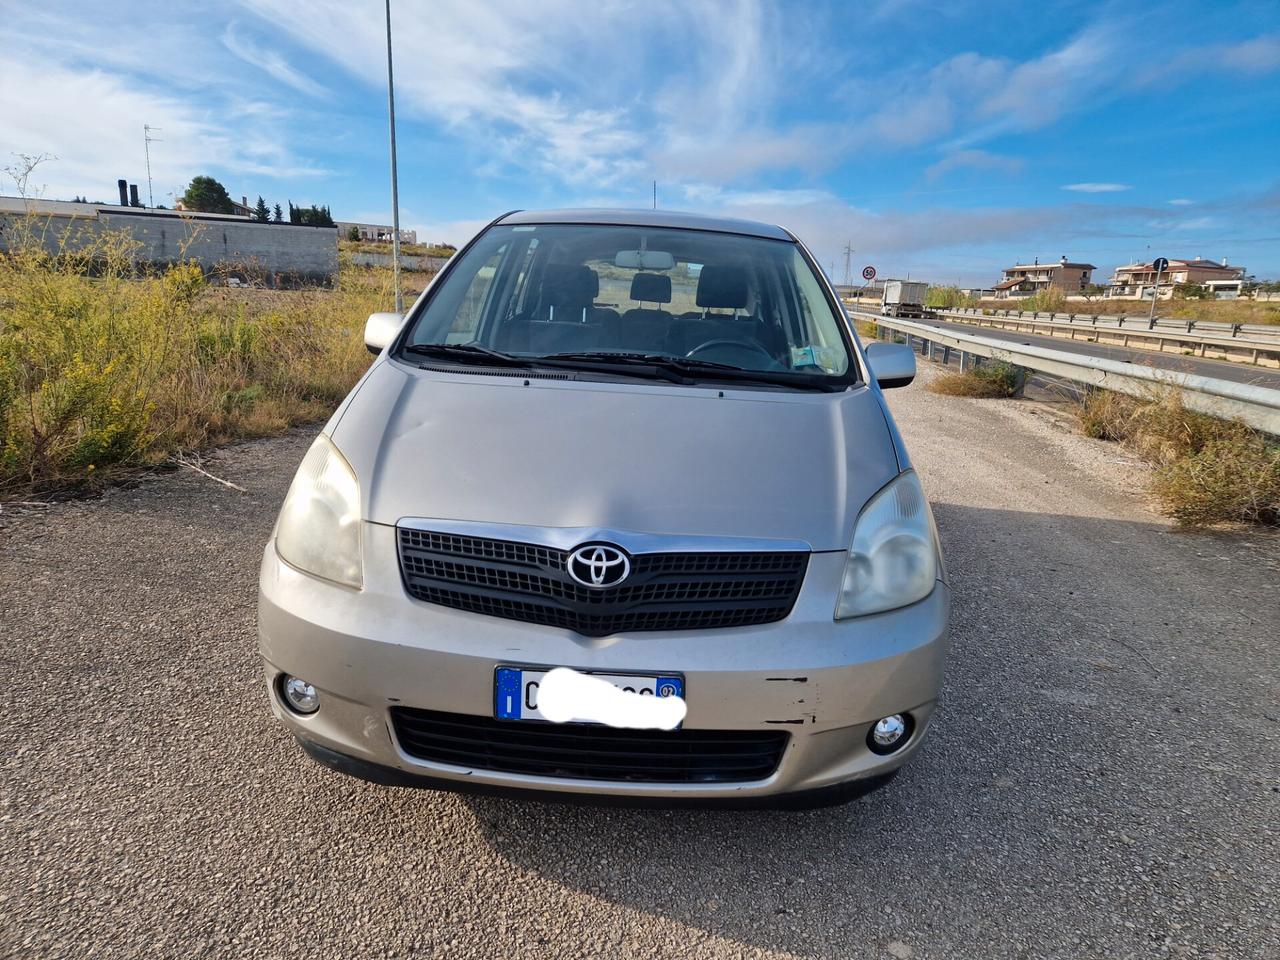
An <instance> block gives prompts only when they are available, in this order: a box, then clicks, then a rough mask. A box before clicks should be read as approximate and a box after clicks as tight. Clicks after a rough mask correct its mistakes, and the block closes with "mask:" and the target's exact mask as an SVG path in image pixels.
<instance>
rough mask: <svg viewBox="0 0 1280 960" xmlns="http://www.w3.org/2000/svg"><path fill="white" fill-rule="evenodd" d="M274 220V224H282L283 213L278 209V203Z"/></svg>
mask: <svg viewBox="0 0 1280 960" xmlns="http://www.w3.org/2000/svg"><path fill="white" fill-rule="evenodd" d="M275 220H276V223H284V211H282V210H281V209H280V204H278V203H277V204H276V208H275Z"/></svg>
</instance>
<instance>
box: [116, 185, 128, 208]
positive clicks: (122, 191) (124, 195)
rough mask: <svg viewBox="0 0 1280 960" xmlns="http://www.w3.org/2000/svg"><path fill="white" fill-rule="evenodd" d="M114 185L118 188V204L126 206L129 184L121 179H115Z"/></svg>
mask: <svg viewBox="0 0 1280 960" xmlns="http://www.w3.org/2000/svg"><path fill="white" fill-rule="evenodd" d="M116 186H117V187H119V188H120V206H122V207H127V206H128V205H129V184H128V183H126V182H125V181H123V180H117V181H116Z"/></svg>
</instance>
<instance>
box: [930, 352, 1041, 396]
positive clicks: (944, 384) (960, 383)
mask: <svg viewBox="0 0 1280 960" xmlns="http://www.w3.org/2000/svg"><path fill="white" fill-rule="evenodd" d="M1025 376H1026V371H1025V370H1023V369H1022V368H1021V367H1018V366H1015V365H1014V364H1012V363H1006V362H1005V361H1003V360H996V361H988V362H987V363H983V364H981V365H979V366H976V367H972V368H970V369H969V370H965V371H964V372H963V373H958V372H947V373H943V374H941V375H939V376H937V377H934V378H933V379H932V380H930V381H929V386H928V389H929V390H931V391H933V392H934V393H943V394H946V395H948V396H952V397H976V398H987V399H991V398H1001V397H1015V396H1017V395H1018V393H1019V391H1020V390H1021V389H1022V384H1023V381H1024V379H1025Z"/></svg>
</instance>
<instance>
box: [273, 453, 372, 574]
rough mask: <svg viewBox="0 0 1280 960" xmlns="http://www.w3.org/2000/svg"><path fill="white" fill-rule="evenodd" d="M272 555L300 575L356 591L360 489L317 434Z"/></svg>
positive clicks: (337, 455)
mask: <svg viewBox="0 0 1280 960" xmlns="http://www.w3.org/2000/svg"><path fill="white" fill-rule="evenodd" d="M276 552H277V553H279V554H280V557H281V559H283V560H285V561H286V562H287V563H289V564H291V565H292V566H295V567H297V568H298V569H299V570H304V571H306V572H307V573H311V574H315V575H316V576H317V577H323V578H324V579H326V580H332V581H334V582H335V583H341V584H345V585H347V586H349V587H355V588H356V589H359V588H360V587H362V586H363V585H364V575H363V573H362V570H361V562H360V485H359V483H358V482H357V481H356V475H355V471H353V470H352V469H351V465H350V464H348V463H347V461H346V459H345V458H344V457H343V456H342V454H341V453H339V452H338V448H337V447H335V446H334V445H333V443H332V442H331V441H330V440H329V438H328V437H326V436H324V434H321V435H320V436H318V437H316V441H315V443H313V444H312V445H311V449H310V450H308V451H307V455H306V456H305V457H304V458H303V460H302V465H301V466H300V467H298V472H297V474H296V475H295V476H294V478H293V484H292V485H291V486H290V487H289V494H288V496H286V497H285V498H284V506H283V507H281V508H280V521H279V524H278V525H277V527H276Z"/></svg>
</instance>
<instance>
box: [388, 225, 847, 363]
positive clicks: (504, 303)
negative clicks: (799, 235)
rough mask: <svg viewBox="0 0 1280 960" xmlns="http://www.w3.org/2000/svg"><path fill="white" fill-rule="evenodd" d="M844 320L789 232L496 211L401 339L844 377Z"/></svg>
mask: <svg viewBox="0 0 1280 960" xmlns="http://www.w3.org/2000/svg"><path fill="white" fill-rule="evenodd" d="M842 325H843V318H842V317H839V316H837V314H836V313H835V311H834V310H833V308H832V305H831V303H830V302H829V301H828V299H827V297H826V295H825V294H824V292H823V287H822V285H821V283H820V282H819V279H818V277H817V275H816V273H815V272H814V268H813V267H812V266H811V265H810V263H809V261H808V260H807V259H806V258H805V256H804V255H803V254H802V252H801V249H800V247H799V246H798V245H797V244H795V243H793V242H791V241H787V240H770V239H765V238H761V237H752V236H740V235H737V234H728V233H714V232H709V231H699V230H685V229H671V228H660V227H639V226H611V225H598V224H535V225H507V226H501V225H500V226H496V227H491V228H490V229H489V230H487V231H486V232H485V233H484V234H483V236H481V237H480V238H479V239H478V240H477V241H476V242H475V243H474V244H472V245H471V246H470V247H469V248H468V249H467V250H466V252H465V253H463V254H461V255H460V259H459V260H458V262H456V263H454V264H453V265H452V266H451V269H450V270H449V273H448V274H447V275H446V276H445V277H443V278H442V279H441V283H440V285H439V286H438V287H437V288H436V289H435V290H433V291H432V294H431V297H430V298H429V301H428V303H427V305H426V308H425V310H423V311H422V312H421V313H420V314H419V316H418V318H417V320H416V322H415V323H414V325H413V328H412V330H411V331H410V332H409V334H408V337H407V339H406V340H405V349H406V350H409V351H412V352H418V353H430V352H436V353H441V352H450V353H454V354H456V355H458V356H464V357H466V358H467V359H468V361H469V362H476V363H486V362H496V361H497V360H499V359H501V358H498V357H495V356H493V355H492V352H493V351H498V352H500V353H502V354H505V355H507V356H509V357H512V356H513V357H517V358H523V359H526V360H538V359H546V358H549V357H557V358H558V359H557V362H560V363H568V362H575V361H580V362H582V363H591V364H593V365H594V366H595V368H597V369H598V368H599V366H600V365H601V364H603V365H606V366H607V365H608V364H610V363H621V362H622V361H623V360H628V361H630V362H632V363H637V362H639V361H640V360H641V359H643V360H644V361H646V362H649V363H657V364H667V365H675V366H679V367H680V369H681V370H682V371H684V372H685V373H687V374H688V375H689V376H691V377H693V378H694V379H696V378H697V377H698V373H697V372H696V371H697V370H698V369H701V370H704V371H706V370H712V369H714V368H718V369H720V370H721V372H722V374H725V375H731V374H732V372H733V371H752V372H755V373H768V374H769V375H770V376H773V377H774V378H775V379H776V380H778V381H780V382H785V381H786V379H787V378H789V377H792V378H799V377H806V378H812V377H820V378H823V379H830V378H845V377H846V376H847V374H848V373H849V370H850V366H851V363H850V357H849V347H848V344H847V341H846V336H845V334H844V333H843V332H842ZM436 345H454V346H457V347H464V345H466V347H464V348H463V349H458V350H453V351H449V350H448V347H444V348H440V347H438V346H436ZM566 354H568V355H571V356H568V357H565V356H563V355H566ZM620 355H626V356H625V357H624V356H620ZM690 370H693V371H695V372H693V373H689V371H690Z"/></svg>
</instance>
